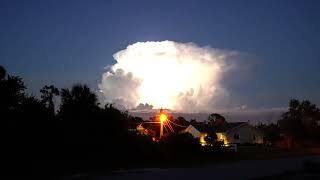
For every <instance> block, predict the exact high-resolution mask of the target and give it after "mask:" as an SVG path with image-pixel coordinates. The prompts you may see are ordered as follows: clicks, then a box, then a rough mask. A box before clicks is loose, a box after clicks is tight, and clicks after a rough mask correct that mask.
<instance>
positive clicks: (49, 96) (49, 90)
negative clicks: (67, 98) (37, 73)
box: [40, 85, 59, 115]
mask: <svg viewBox="0 0 320 180" xmlns="http://www.w3.org/2000/svg"><path fill="white" fill-rule="evenodd" d="M40 93H41V99H42V102H43V103H44V104H45V105H46V107H47V108H48V110H49V112H50V113H51V114H52V115H54V112H55V111H54V103H53V97H54V96H59V90H58V88H56V87H54V86H53V85H50V86H47V85H45V86H44V87H43V88H42V89H40Z"/></svg>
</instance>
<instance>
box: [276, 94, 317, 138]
mask: <svg viewBox="0 0 320 180" xmlns="http://www.w3.org/2000/svg"><path fill="white" fill-rule="evenodd" d="M319 115H320V110H319V108H318V107H317V106H316V105H315V104H312V103H311V102H310V101H308V100H304V101H301V102H300V101H299V100H297V99H292V100H291V101H290V102H289V109H288V111H287V112H285V113H283V114H282V117H281V119H280V120H279V121H278V125H279V127H280V129H281V130H282V131H283V132H284V133H286V134H287V135H289V136H291V137H292V138H294V139H295V140H301V139H304V138H316V137H319V130H320V129H319V126H318V125H317V123H318V121H319V117H320V116H319Z"/></svg>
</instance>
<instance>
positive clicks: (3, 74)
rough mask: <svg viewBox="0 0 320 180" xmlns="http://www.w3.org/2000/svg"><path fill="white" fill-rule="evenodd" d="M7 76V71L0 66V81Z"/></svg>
mask: <svg viewBox="0 0 320 180" xmlns="http://www.w3.org/2000/svg"><path fill="white" fill-rule="evenodd" d="M6 75H7V71H6V70H5V69H4V67H3V66H0V80H2V79H4V78H5V77H6Z"/></svg>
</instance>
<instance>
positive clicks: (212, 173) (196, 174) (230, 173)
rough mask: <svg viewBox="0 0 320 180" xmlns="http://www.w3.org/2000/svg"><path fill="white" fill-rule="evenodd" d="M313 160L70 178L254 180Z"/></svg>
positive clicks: (115, 173)
mask: <svg viewBox="0 0 320 180" xmlns="http://www.w3.org/2000/svg"><path fill="white" fill-rule="evenodd" d="M306 160H312V161H317V162H320V156H308V157H299V158H288V159H273V160H242V161H237V162H229V163H221V164H215V165H208V166H204V167H192V168H170V169H139V170H131V171H114V172H113V173H112V174H108V175H100V176H97V177H90V178H88V177H84V176H74V177H73V178H71V179H87V178H88V179H95V180H143V179H152V180H170V179H172V180H175V179H183V180H188V179H190V180H199V179H255V178H259V177H264V176H270V175H275V174H280V173H283V172H285V171H291V170H299V169H302V165H303V162H304V161H306Z"/></svg>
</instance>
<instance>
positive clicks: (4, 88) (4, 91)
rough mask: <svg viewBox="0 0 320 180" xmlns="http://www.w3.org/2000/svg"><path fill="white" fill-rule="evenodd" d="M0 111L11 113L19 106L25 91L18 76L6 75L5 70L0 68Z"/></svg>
mask: <svg viewBox="0 0 320 180" xmlns="http://www.w3.org/2000/svg"><path fill="white" fill-rule="evenodd" d="M0 71H2V72H0V74H2V75H0V76H1V80H0V99H1V101H0V111H2V112H9V111H10V112H13V111H15V110H16V109H17V108H18V106H19V105H20V104H21V101H22V99H23V98H24V96H25V92H24V90H25V89H26V87H25V85H24V83H23V81H22V79H21V78H20V77H18V76H10V75H6V71H5V69H4V68H3V67H2V66H1V67H0Z"/></svg>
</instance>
